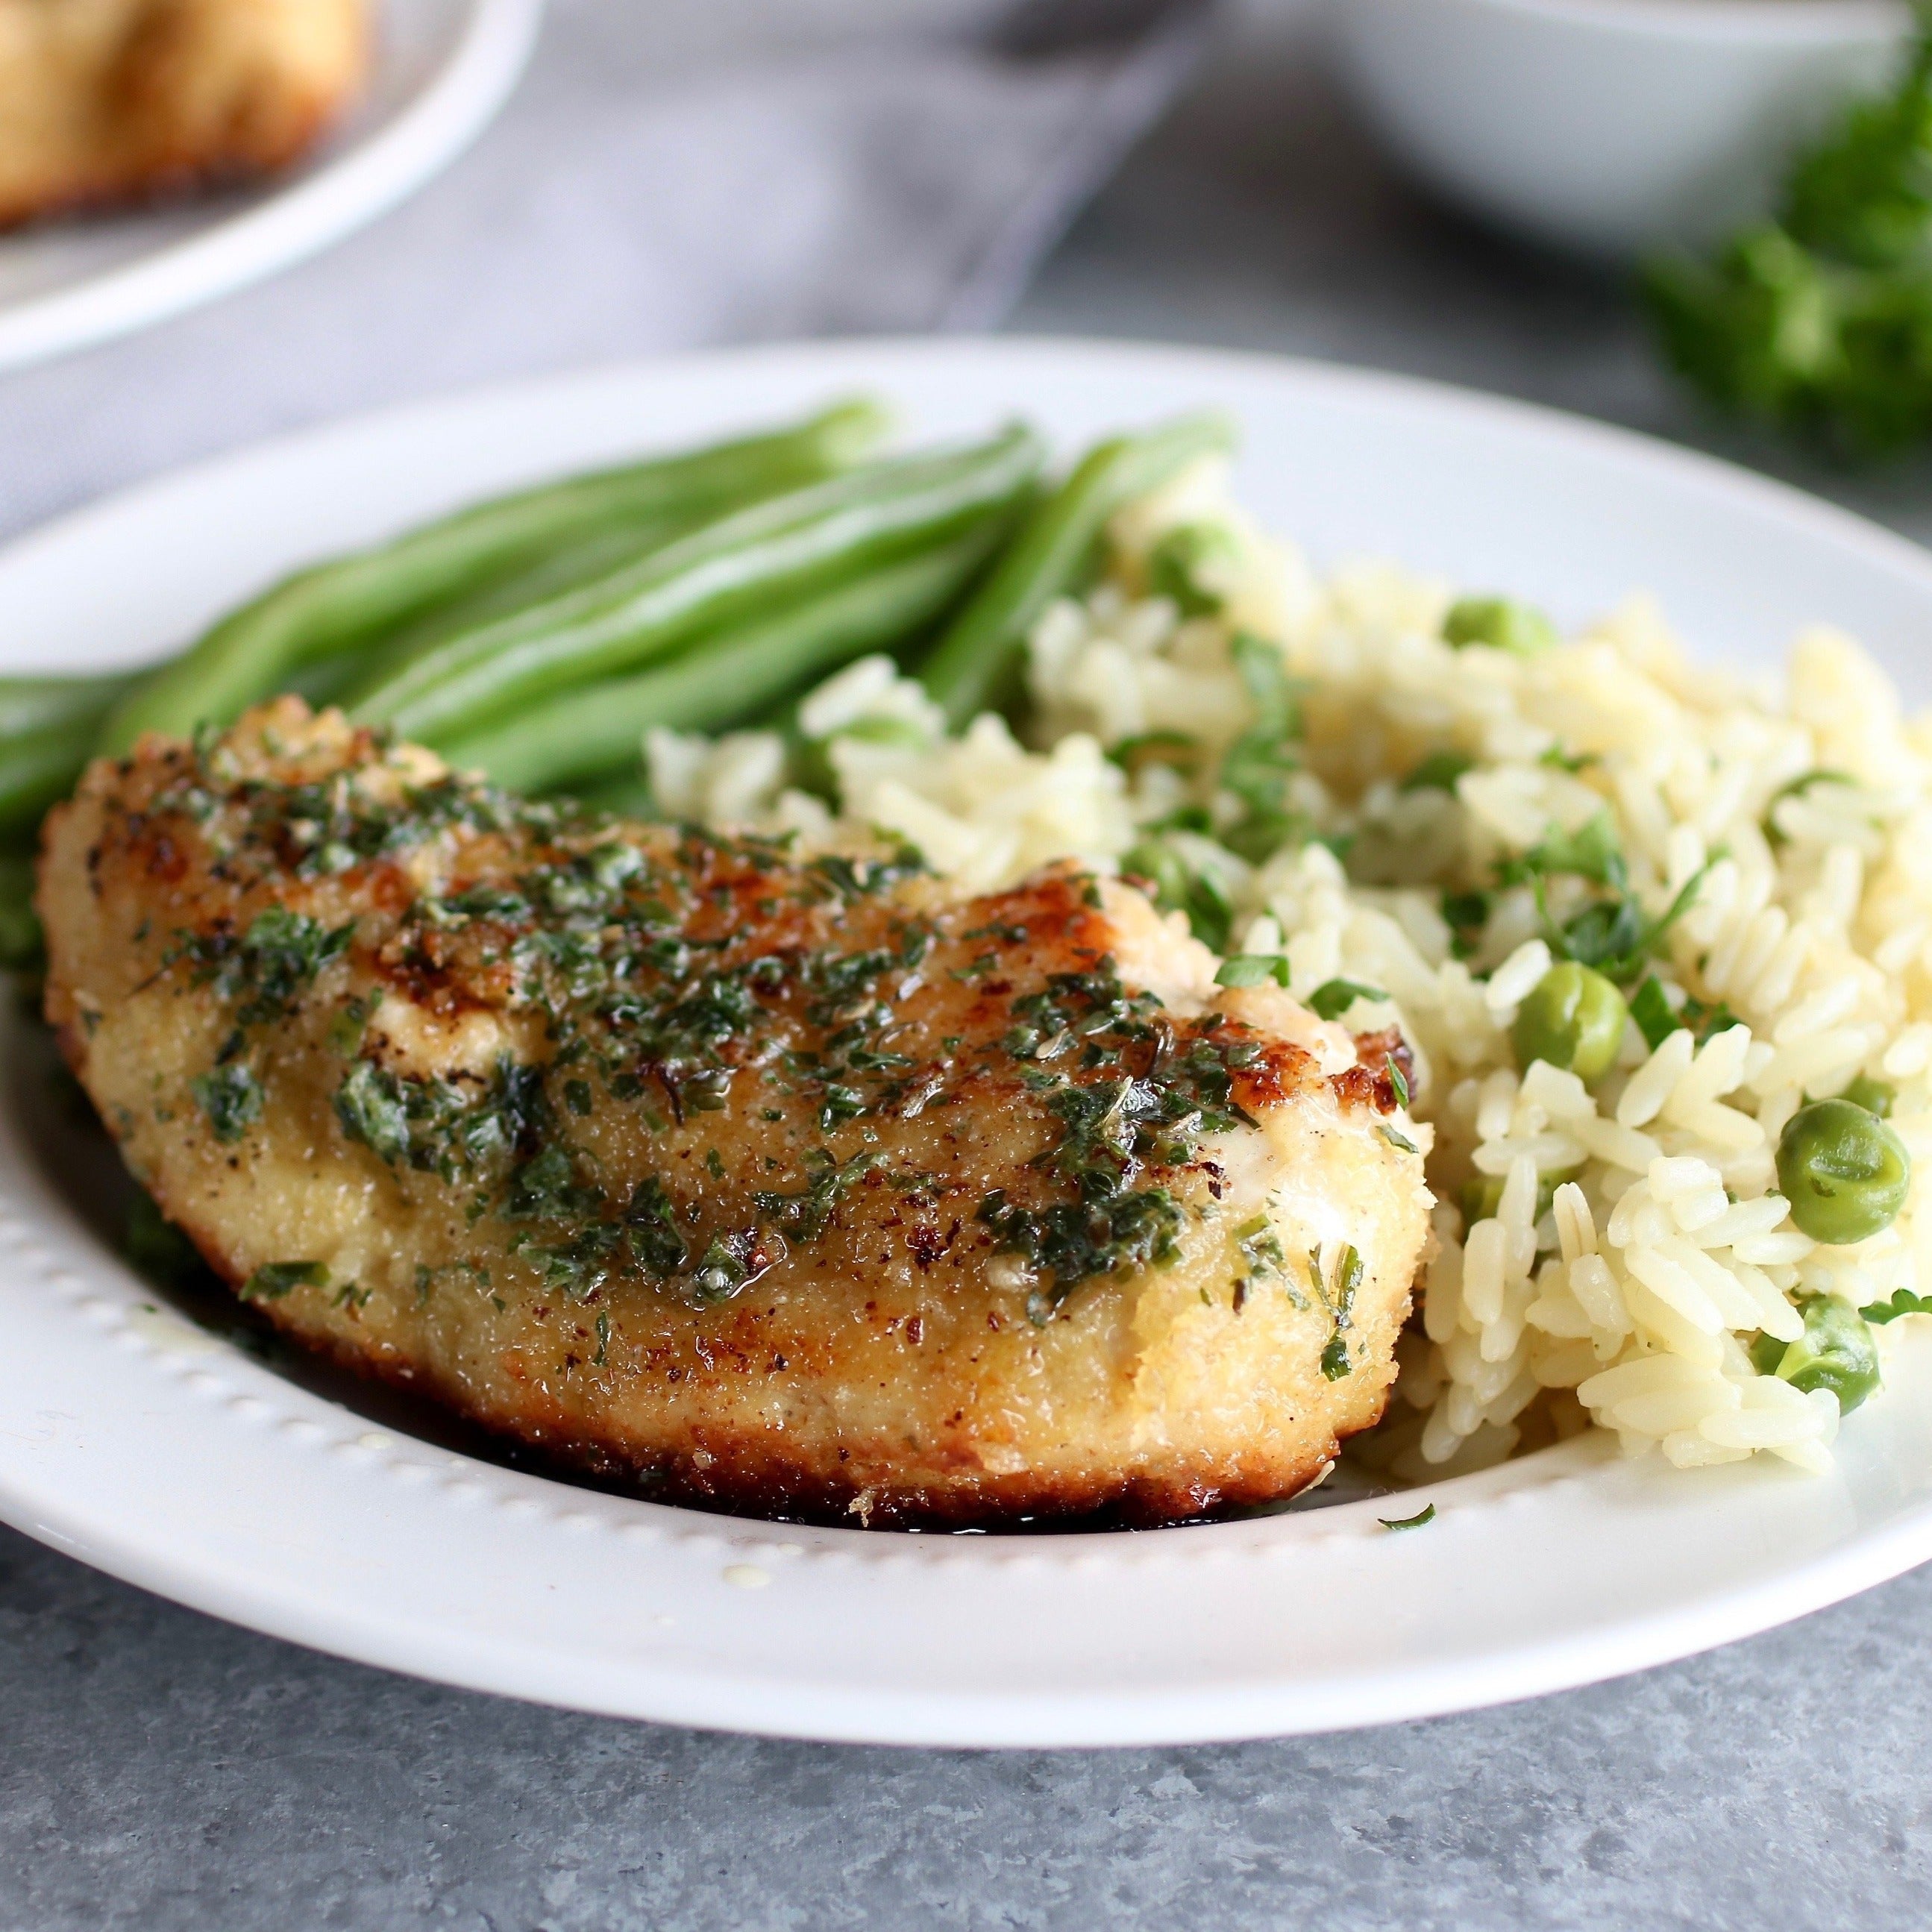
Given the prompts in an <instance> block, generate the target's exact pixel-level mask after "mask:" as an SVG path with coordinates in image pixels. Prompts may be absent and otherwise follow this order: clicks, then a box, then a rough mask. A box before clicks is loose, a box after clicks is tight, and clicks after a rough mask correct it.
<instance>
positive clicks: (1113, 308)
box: [0, 20, 1932, 1932]
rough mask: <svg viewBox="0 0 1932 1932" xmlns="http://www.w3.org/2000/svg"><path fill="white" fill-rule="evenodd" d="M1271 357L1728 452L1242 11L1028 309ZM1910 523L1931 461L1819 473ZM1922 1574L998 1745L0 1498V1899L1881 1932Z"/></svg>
mask: <svg viewBox="0 0 1932 1932" xmlns="http://www.w3.org/2000/svg"><path fill="white" fill-rule="evenodd" d="M1016 326H1021V327H1024V328H1029V329H1043V330H1052V331H1073V332H1091V333H1104V334H1113V335H1157V336H1165V337H1172V338H1185V339H1189V340H1194V341H1214V342H1224V343H1231V344H1241V345H1244V346H1249V347H1268V348H1278V349H1284V350H1293V351H1295V352H1298V353H1308V354H1313V355H1319V356H1337V357H1340V358H1343V359H1347V360H1350V361H1355V362H1367V363H1371V364H1376V365H1381V366H1384V367H1389V368H1402V369H1407V370H1412V371H1418V372H1420V373H1423V374H1429V375H1433V376H1438V377H1444V378H1446V379H1448V380H1457V381H1462V382H1466V383H1474V384H1476V385H1478V386H1481V387H1484V388H1487V389H1496V390H1503V391H1508V392H1512V393H1515V394H1518V395H1528V396H1531V397H1534V398H1538V399H1540V400H1543V401H1550V402H1553V403H1556V404H1562V405H1565V406H1567V407H1574V408H1578V409H1582V410H1586V411H1588V412H1589V413H1593V414H1595V415H1598V416H1605V417H1609V418H1612V419H1616V420H1619V421H1622V422H1631V423H1634V424H1636V425H1639V426H1640V427H1644V428H1654V429H1659V430H1661V431H1664V432H1665V433H1667V434H1677V435H1681V436H1685V437H1688V439H1690V440H1703V441H1709V442H1712V443H1714V444H1715V445H1717V446H1723V445H1724V439H1722V438H1713V437H1709V436H1708V435H1707V434H1706V431H1705V430H1704V429H1703V427H1702V426H1701V425H1700V424H1699V423H1698V422H1697V421H1696V420H1695V419H1694V418H1693V417H1692V416H1690V415H1689V414H1688V413H1687V412H1685V410H1684V409H1683V407H1682V404H1680V403H1679V402H1678V401H1676V398H1673V395H1671V394H1670V392H1669V391H1668V389H1667V388H1666V387H1665V386H1664V385H1663V384H1662V383H1661V382H1660V381H1659V380H1658V378H1657V377H1655V374H1653V373H1652V370H1651V368H1650V366H1649V363H1648V362H1647V360H1646V357H1645V355H1644V353H1643V350H1642V347H1641V344H1640V341H1639V340H1638V338H1637V335H1636V334H1635V332H1634V329H1633V328H1632V327H1631V324H1630V323H1629V321H1628V317H1627V315H1626V314H1625V310H1624V308H1623V305H1622V302H1621V300H1620V299H1619V296H1618V295H1617V293H1616V291H1615V290H1613V289H1611V288H1609V287H1606V286H1604V285H1603V284H1600V283H1598V282H1595V281H1592V280H1590V279H1589V278H1585V277H1582V276H1579V275H1574V274H1571V273H1569V272H1565V271H1563V270H1561V269H1555V268H1553V267H1551V266H1549V265H1547V264H1544V263H1538V262H1537V261H1535V260H1532V259H1530V258H1529V257H1525V256H1523V255H1520V254H1517V253H1516V252H1514V251H1512V250H1511V249H1509V248H1506V247H1505V246H1503V245H1500V244H1498V243H1496V242H1491V241H1490V240H1488V239H1485V238H1484V237H1481V236H1478V235H1477V234H1475V233H1474V232H1472V231H1471V230H1469V229H1466V228H1465V227H1464V226H1461V225H1460V224H1459V223H1456V222H1454V221H1453V220H1449V219H1448V218H1446V217H1443V216H1441V215H1439V214H1436V212H1434V211H1432V210H1430V208H1427V206H1426V205H1424V204H1423V203H1421V202H1420V201H1418V199H1415V197H1413V196H1411V195H1410V194H1409V193H1408V192H1407V191H1406V190H1404V189H1403V187H1400V185H1399V184H1397V183H1396V182H1394V181H1392V180H1391V178H1390V177H1389V175H1388V173H1387V172H1386V170H1385V169H1384V168H1383V166H1382V164H1381V163H1379V161H1378V160H1376V158H1375V157H1373V154H1372V152H1371V151H1370V150H1369V148H1367V145H1366V144H1365V143H1364V141H1363V140H1362V139H1361V136H1360V135H1359V133H1358V132H1357V131H1356V130H1355V128H1354V127H1353V125H1352V123H1351V121H1349V118H1348V117H1347V115H1346V113H1344V111H1343V110H1341V109H1340V107H1338V105H1337V104H1336V103H1335V101H1334V100H1333V98H1332V97H1331V95H1329V93H1328V91H1327V90H1326V89H1325V88H1324V87H1323V86H1322V85H1321V84H1320V83H1319V82H1318V81H1317V80H1315V79H1314V78H1313V77H1311V75H1310V73H1309V71H1308V70H1307V66H1306V64H1305V62H1304V59H1303V58H1302V49H1301V47H1300V46H1299V43H1298V41H1297V40H1296V38H1295V35H1294V34H1292V33H1291V32H1289V31H1283V30H1282V29H1280V28H1275V29H1272V30H1269V31H1262V28H1260V27H1259V26H1257V25H1256V23H1254V22H1253V21H1251V20H1237V21H1236V22H1235V23H1233V25H1232V29H1231V37H1230V38H1229V40H1228V41H1227V42H1226V43H1225V44H1224V46H1223V49H1222V50H1221V52H1220V53H1219V54H1218V55H1217V57H1216V58H1215V60H1214V62H1213V63H1212V64H1211V67H1210V68H1209V69H1208V71H1207V72H1206V74H1205V75H1204V77H1203V78H1202V82H1201V83H1200V85H1199V88H1198V89H1197V91H1196V93H1195V95H1193V98H1191V99H1190V101H1189V102H1188V103H1187V104H1186V105H1185V106H1184V108H1183V110H1181V113H1179V114H1178V115H1177V116H1176V117H1175V118H1174V119H1173V120H1172V121H1171V122H1170V123H1169V124H1168V125H1167V126H1166V127H1165V128H1164V129H1163V130H1162V131H1161V132H1160V133H1159V134H1158V135H1157V136H1155V138H1154V139H1153V140H1152V141H1151V142H1150V143H1149V144H1148V145H1147V146H1146V147H1145V148H1144V149H1143V150H1142V152H1141V153H1140V154H1139V155H1138V156H1137V157H1136V158H1135V159H1134V160H1133V162H1132V163H1130V166H1129V167H1128V168H1127V171H1126V172H1124V174H1123V175H1121V178H1119V179H1118V181H1117V182H1116V183H1115V184H1114V185H1113V186H1112V187H1111V188H1110V189H1109V190H1108V191H1107V193H1106V194H1105V195H1104V196H1103V198H1102V199H1101V200H1100V202H1099V203H1098V205H1097V206H1096V207H1095V208H1094V209H1093V211H1091V213H1090V214H1088V216H1087V217H1085V218H1084V219H1083V220H1082V222H1081V223H1079V226H1077V227H1076V229H1075V231H1074V232H1073V234H1072V235H1071V236H1070V237H1069V238H1068V239H1067V242H1065V244H1064V245H1063V247H1062V248H1061V250H1060V251H1059V252H1058V254H1057V256H1056V257H1055V258H1054V260H1052V262H1051V263H1050V264H1049V266H1048V268H1047V269H1046V272H1045V273H1044V275H1043V276H1042V277H1041V278H1040V281H1038V283H1037V284H1036V286H1035V287H1034V291H1033V293H1031V296H1029V297H1028V299H1027V300H1026V302H1025V304H1024V305H1023V306H1022V308H1021V311H1020V312H1019V315H1018V317H1016ZM1804 480H1807V481H1811V483H1813V484H1814V486H1822V487H1826V488H1827V489H1829V490H1831V491H1832V493H1836V494H1838V495H1841V496H1844V497H1845V498H1846V499H1847V500H1858V501H1861V502H1862V503H1863V506H1864V507H1867V508H1872V509H1873V510H1875V511H1876V512H1877V513H1878V514H1882V515H1884V516H1885V517H1888V519H1889V520H1892V521H1894V522H1895V523H1898V524H1899V525H1900V526H1901V527H1903V528H1906V529H1909V530H1911V531H1912V532H1914V533H1915V534H1918V535H1928V534H1932V486H1928V485H1927V483H1926V482H1925V481H1924V478H1922V477H1909V476H1906V477H1898V478H1891V479H1889V480H1888V481H1884V482H1882V483H1878V484H1870V483H1867V484H1860V485H1858V486H1857V487H1855V488H1854V487H1852V486H1851V485H1850V484H1847V483H1846V482H1845V481H1843V479H1839V478H1829V477H1827V478H1823V479H1821V478H1818V477H1816V476H1807V477H1805V478H1804ZM1928 1632H1932V1571H1926V1572H1921V1573H1920V1574H1916V1575H1915V1576H1912V1577H1907V1578H1906V1579H1904V1580H1901V1581H1900V1582H1898V1583H1894V1584H1892V1585H1891V1586H1888V1587H1886V1588H1885V1589H1880V1590H1877V1591H1874V1592H1872V1593H1870V1595H1867V1596H1865V1597H1864V1598H1860V1599H1858V1601H1855V1602H1854V1603H1852V1604H1847V1605H1845V1606H1843V1607H1841V1608H1839V1609H1838V1610H1832V1611H1830V1612H1828V1613H1825V1614H1823V1615H1822V1616H1816V1617H1814V1618H1812V1619H1809V1620H1808V1621H1807V1622H1804V1623H1802V1624H1799V1625H1796V1626H1794V1627H1793V1628H1790V1629H1788V1630H1786V1631H1781V1632H1776V1633H1773V1634H1770V1635H1769V1636H1766V1637H1762V1638H1760V1639H1757V1640H1755V1641H1754V1642H1751V1643H1744V1644H1739V1645H1736V1646H1733V1647H1731V1648H1730V1649H1726V1650H1724V1651H1721V1652H1718V1653H1715V1654H1714V1655H1711V1656H1709V1657H1706V1658H1700V1659H1697V1660H1694V1661H1691V1662H1689V1663H1687V1664H1682V1665H1679V1666H1676V1667H1673V1668H1670V1669H1667V1670H1658V1671H1654V1672H1652V1673H1649V1674H1648V1675H1646V1676H1643V1677H1640V1678H1638V1679H1632V1680H1629V1681H1627V1682H1623V1683H1620V1684H1614V1685H1605V1686H1600V1687H1598V1688H1593V1689H1590V1690H1587V1691H1580V1692H1577V1693H1574V1694H1571V1695H1568V1696H1565V1697H1553V1698H1549V1699H1546V1700H1542V1701H1541V1702H1539V1703H1533V1704H1529V1705H1524V1706H1517V1707H1514V1708H1511V1709H1505V1710H1502V1711H1496V1712H1484V1713H1479V1714H1477V1715H1471V1716H1468V1717H1463V1718H1451V1719H1445V1720H1442V1721H1438V1722H1435V1723H1432V1724H1418V1725H1411V1726H1406V1727H1400V1728H1397V1729H1392V1730H1381V1731H1370V1732H1362V1733H1352V1734H1346V1735H1342V1736H1331V1737H1326V1738H1319V1739H1306V1740H1301V1741H1293V1742H1284V1743H1278V1744H1259V1745H1244V1746H1241V1747H1236V1748H1210V1749H1199V1750H1178V1751H1124V1752H1116V1753H1109V1754H1093V1755H1073V1754H1066V1755H1058V1754H1045V1753H1029V1754H1019V1755H1014V1756H1010V1757H992V1756H969V1755H965V1754H916V1753H898V1752H889V1751H869V1750H858V1749H846V1748H838V1749H833V1748H820V1747H816V1746H810V1745H790V1744H775V1743H767V1742H757V1741H754V1740H748V1739H736V1738H724V1737H709V1736H700V1735H697V1734H694V1733H683V1732H677V1731H672V1730H663V1729H658V1728H655V1727H647V1726H640V1725H631V1724H617V1723H610V1722H604V1721H599V1720H595V1719H590V1718H580V1717H576V1716H572V1715H566V1714H562V1713H558V1712H549V1711H544V1710H540V1709H533V1708H531V1707H528V1706H520V1705H516V1704H512V1703H505V1702H502V1701H499V1700H493V1699H490V1698H487V1697H473V1696H469V1695H466V1694H462V1693H459V1692H455V1691H446V1690H443V1689H440V1688H436V1687H434V1686H431V1685H423V1684H418V1683H414V1682H410V1681H407V1680H406V1679H399V1678H395V1677H392V1676H386V1675H385V1674H383V1673H379V1672H376V1671H371V1670H363V1669H361V1668H359V1667H356V1666H353V1665H350V1664H340V1663H337V1662H335V1661H331V1660H329V1659H326V1658H320V1657H317V1656H314V1655H310V1654H308V1653H307V1652H302V1651H299V1650H296V1649H292V1648H290V1647H289V1646H284V1645H281V1644H279V1643H274V1642H272V1641H270V1640H267V1639H265V1638H261V1637H254V1636H252V1635H249V1634H245V1633H242V1632H239V1631H234V1630H232V1629H229V1628H226V1626H223V1625H218V1624H216V1623H214V1622H210V1621H209V1620H208V1619H204V1618H201V1617H199V1616H196V1615H194V1614H193V1613H190V1612H187V1611H184V1610H178V1609H175V1608H174V1607H172V1606H170V1605H168V1604H163V1603H161V1602H159V1601H156V1600H154V1599H153V1598H149V1597H147V1596H145V1595H142V1593H140V1592H137V1591H134V1590H131V1589H126V1588H124V1587H123V1586H120V1585H118V1584H116V1583H113V1582H111V1581H110V1580H107V1579H106V1578H104V1577H99V1576H97V1575H95V1574H93V1573H92V1572H89V1571H86V1570H83V1569H81V1568H79V1567H77V1566H76V1565H73V1564H71V1563H69V1562H67V1561H65V1559H62V1558H60V1557H58V1556H54V1555H52V1553H49V1552H47V1551H45V1550H41V1549H39V1548H37V1547H35V1546H34V1545H33V1544H30V1543H28V1542H26V1541H25V1540H23V1539H22V1538H17V1537H14V1536H12V1535H9V1534H7V1533H5V1532H0V1739H4V1750H0V1932H25V1928H32V1932H55V1928H60V1932H67V1928H73V1932H98V1928H104V1927H123V1926H126V1927H140V1928H142V1932H172V1928H176V1927H180V1928H190V1927H192V1928H195V1932H212V1928H223V1932H225V1929H226V1928H230V1927H235V1928H240V1927H248V1928H257V1927H260V1928H264V1932H267V1928H273V1932H296V1928H304V1927H324V1926H327V1927H355V1928H364V1927H372V1928H386V1927H416V1926H423V1927H443V1926H448V1927H460V1928H465V1932H468V1928H475V1932H532V1928H536V1927H551V1928H556V1932H579V1929H580V1928H582V1932H590V1928H602V1927H652V1928H655V1932H687V1929H688V1932H697V1928H713V1927H715V1928H720V1932H722V1928H733V1932H754V1928H765V1927H771V1928H778V1927H788V1928H789V1927H818V1926H855V1927H900V1926H925V1925H940V1926H958V1927H1065V1928H1070V1932H1085V1928H1090V1927H1098V1926H1101V1925H1108V1926H1115V1927H1143V1926H1145V1927H1162V1928H1163V1932H1172V1928H1175V1927H1186V1928H1190V1932H1191V1929H1192V1928H1209V1927H1222V1926H1235V1925H1255V1926H1277V1925H1278V1926H1291V1925H1292V1926H1302V1925H1307V1926H1319V1927H1322V1928H1324V1932H1355V1928H1358V1927H1359V1928H1364V1932H1367V1928H1382V1927H1398V1926H1400V1927H1417V1928H1425V1927H1445V1928H1448V1927H1456V1928H1471V1932H1480V1928H1488V1927H1517V1926H1528V1927H1643V1928H1646V1932H1651V1928H1656V1932H1662V1928H1666V1927H1686V1928H1689V1927H1697V1928H1699V1932H1707V1928H1713V1927H1715V1928H1729V1927H1752V1928H1769V1932H1785V1928H1793V1932H1795V1928H1801V1927H1803V1928H1810V1927H1817V1928H1843V1927H1861V1928H1863V1927H1891V1926H1900V1927H1903V1926H1907V1925H1918V1924H1925V1923H1926V1922H1927V1921H1928V1919H1932V1870H1928V1865H1932V1753H1928V1751H1927V1739H1928V1738H1932V1670H1928V1668H1927V1666H1928V1664H1932V1635H1928Z"/></svg>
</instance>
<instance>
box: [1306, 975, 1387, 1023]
mask: <svg viewBox="0 0 1932 1932" xmlns="http://www.w3.org/2000/svg"><path fill="white" fill-rule="evenodd" d="M1387 998H1388V994H1386V993H1385V992H1383V991H1382V989H1381V988H1380V987H1379V986H1364V984H1363V983H1362V982H1361V980H1323V981H1322V983H1321V985H1320V986H1317V987H1316V989H1315V991H1314V992H1313V993H1311V994H1310V995H1309V999H1308V1004H1309V1005H1310V1007H1311V1008H1313V1010H1314V1013H1315V1015H1316V1018H1317V1019H1325V1020H1339V1019H1340V1018H1341V1017H1342V1016H1343V1014H1344V1013H1346V1012H1347V1011H1348V1010H1349V1008H1350V1007H1352V1006H1353V1005H1354V1004H1355V1002H1356V1001H1358V1000H1385V999H1387Z"/></svg>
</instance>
